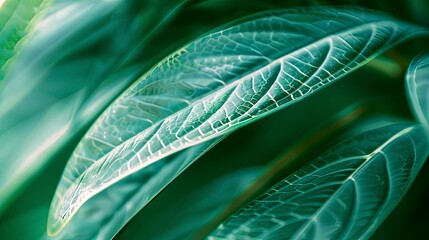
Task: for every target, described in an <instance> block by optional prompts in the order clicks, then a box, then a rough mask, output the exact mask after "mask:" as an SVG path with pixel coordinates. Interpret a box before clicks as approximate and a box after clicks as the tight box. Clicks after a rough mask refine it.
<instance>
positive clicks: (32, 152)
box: [0, 0, 184, 212]
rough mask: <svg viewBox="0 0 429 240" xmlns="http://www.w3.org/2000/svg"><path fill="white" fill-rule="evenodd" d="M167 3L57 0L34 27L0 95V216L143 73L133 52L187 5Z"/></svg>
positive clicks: (179, 1) (145, 59) (143, 61)
mask: <svg viewBox="0 0 429 240" xmlns="http://www.w3.org/2000/svg"><path fill="white" fill-rule="evenodd" d="M165 2H166V1H157V3H156V4H152V1H137V0H135V1H134V0H133V1H119V0H115V1H62V2H61V1H59V2H58V3H55V4H53V5H52V7H51V8H50V10H49V13H48V14H47V16H46V17H45V18H44V19H42V21H40V22H39V23H38V24H37V27H36V30H35V31H34V32H33V34H32V35H31V37H30V38H29V39H28V41H27V44H26V46H25V48H23V49H22V51H21V52H20V54H19V57H17V59H16V62H15V63H14V65H13V67H12V68H11V69H10V71H9V72H8V75H7V76H6V79H5V84H4V86H3V88H1V89H0V99H1V101H0V141H1V142H2V144H1V146H0V171H1V173H0V195H1V196H2V197H3V198H4V199H2V200H4V203H3V204H1V205H0V212H1V211H2V210H4V208H5V207H6V205H7V204H6V202H10V201H11V200H10V199H11V198H13V197H14V195H16V194H17V192H18V189H19V188H20V187H22V186H24V185H25V183H27V182H28V180H29V179H31V178H32V177H33V176H34V175H35V174H36V173H38V172H39V170H40V169H42V168H43V167H45V166H46V164H47V163H48V161H49V160H50V157H51V156H52V155H53V154H54V153H55V152H56V151H58V149H60V148H61V147H62V146H64V144H66V143H67V142H68V141H69V140H70V139H72V138H73V137H74V136H76V135H77V134H78V133H79V131H81V130H82V129H84V128H86V127H88V125H89V123H91V122H92V121H94V119H95V118H96V117H97V116H98V115H99V114H100V113H101V111H103V110H104V108H105V107H106V106H107V105H108V104H109V103H110V102H111V101H112V100H113V99H114V98H115V97H117V95H118V94H119V93H120V92H122V91H123V90H124V89H125V88H126V87H127V86H128V85H129V84H130V83H131V82H132V81H134V80H135V79H137V77H138V76H140V75H141V72H142V71H143V69H145V67H144V66H145V64H148V63H150V62H151V61H150V57H149V56H146V57H145V55H144V54H142V55H141V57H142V58H143V59H137V58H136V56H135V54H138V53H141V48H145V47H146V44H147V43H148V41H149V40H151V39H152V37H153V36H154V33H155V32H156V31H157V30H158V29H159V28H162V27H163V24H164V22H166V21H168V20H169V19H171V17H172V15H174V13H175V12H176V11H177V9H178V8H179V7H180V6H182V4H183V2H184V0H177V1H168V3H165ZM112 36H115V37H112ZM151 64H153V63H151ZM146 69H147V68H146ZM16 149H19V151H17V150H16Z"/></svg>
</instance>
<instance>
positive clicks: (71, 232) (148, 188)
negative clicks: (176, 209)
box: [53, 137, 222, 240]
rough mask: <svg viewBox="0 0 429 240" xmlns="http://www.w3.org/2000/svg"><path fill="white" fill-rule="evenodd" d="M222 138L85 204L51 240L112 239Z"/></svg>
mask: <svg viewBox="0 0 429 240" xmlns="http://www.w3.org/2000/svg"><path fill="white" fill-rule="evenodd" d="M220 140H222V137H219V138H217V139H213V140H210V141H207V142H204V143H201V144H198V145H196V146H193V147H190V148H187V149H184V150H183V151H180V152H178V153H176V154H172V155H170V156H168V157H166V158H163V159H162V160H160V161H158V162H157V163H156V164H152V165H150V166H148V167H147V168H145V169H143V170H142V171H140V172H137V173H134V174H132V175H130V176H128V177H127V178H124V179H122V180H121V181H119V182H117V183H116V184H114V185H113V186H111V187H110V188H109V189H107V190H106V191H104V192H102V193H100V194H98V195H97V196H95V197H93V198H91V199H90V200H89V201H87V202H86V203H85V204H84V205H83V206H81V208H80V209H79V211H78V212H77V213H76V215H75V216H74V218H73V219H72V220H71V221H70V222H69V223H68V224H67V225H66V226H65V228H64V229H63V230H62V231H61V232H60V233H59V234H58V235H56V236H55V237H53V239H82V240H84V239H112V238H113V237H114V236H115V235H116V234H117V233H118V232H119V230H120V229H121V228H122V227H123V226H125V224H126V223H127V222H128V221H129V220H130V219H131V218H132V217H133V216H134V215H135V214H136V213H137V212H138V211H139V210H140V209H141V208H142V207H144V206H145V205H146V204H147V203H148V202H149V201H151V200H152V199H153V198H154V197H155V196H156V195H157V194H158V193H159V192H160V191H161V190H162V189H163V188H165V187H166V186H167V185H168V184H169V183H170V182H171V181H172V180H173V179H175V178H176V177H177V176H178V175H179V174H180V173H181V172H183V171H184V170H185V169H186V168H187V167H188V166H189V165H190V164H191V163H192V162H194V161H195V160H196V159H198V158H199V157H200V156H201V155H203V154H204V153H205V152H206V151H208V150H209V149H210V148H211V147H212V146H214V145H215V144H216V143H217V142H219V141H220Z"/></svg>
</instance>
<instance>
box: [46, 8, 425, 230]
mask: <svg viewBox="0 0 429 240" xmlns="http://www.w3.org/2000/svg"><path fill="white" fill-rule="evenodd" d="M422 33H426V30H424V29H421V28H418V27H415V26H413V25H410V24H407V23H404V22H400V21H397V20H395V19H392V18H390V17H388V16H384V15H381V14H379V13H375V12H371V11H367V10H363V9H354V8H300V9H289V10H281V11H276V12H266V13H261V14H257V15H254V16H251V17H248V18H245V19H242V20H239V21H238V22H235V23H233V24H231V25H228V26H224V27H222V28H220V30H217V31H214V32H212V33H210V34H207V35H205V36H203V37H201V38H199V39H197V40H195V41H194V42H191V43H190V44H188V45H186V46H184V47H183V48H181V49H179V50H178V51H177V52H175V53H173V54H172V55H170V56H169V57H168V58H166V59H165V60H163V61H162V62H160V63H159V64H158V65H156V66H155V67H154V68H153V69H152V70H150V71H149V72H148V73H147V74H145V75H144V76H142V78H141V79H139V81H138V82H136V83H135V84H134V85H133V86H131V87H130V88H129V89H128V90H126V91H125V92H124V93H123V94H122V95H121V96H120V97H119V98H118V99H117V100H115V102H114V103H113V104H112V105H111V106H110V107H109V108H108V109H107V110H106V111H105V112H104V113H103V114H102V115H101V116H100V118H98V120H97V121H96V122H95V124H94V125H93V126H92V127H91V129H90V130H89V131H88V132H87V134H86V136H85V137H84V138H83V139H82V141H81V142H80V143H79V145H78V147H77V149H76V150H75V152H74V153H73V156H72V157H71V159H70V160H69V162H68V164H67V166H66V169H65V171H64V173H63V176H62V179H61V182H60V184H59V186H58V188H57V192H56V195H55V197H54V199H53V202H52V205H51V212H50V215H49V221H48V229H49V232H50V234H56V233H57V232H58V231H59V230H60V229H61V228H62V227H63V226H64V225H65V224H67V222H68V221H69V220H70V219H71V218H72V216H73V215H74V214H75V213H76V211H77V210H78V209H79V208H80V207H81V206H82V204H84V203H85V202H86V201H87V200H88V199H90V198H91V197H93V196H94V195H95V194H97V193H99V192H101V191H103V190H104V189H106V188H108V187H109V186H111V185H112V184H114V183H116V182H118V181H119V180H121V179H123V178H125V177H127V176H129V175H131V174H133V173H135V172H137V171H139V170H141V169H143V168H145V167H147V166H149V165H151V164H153V163H155V162H157V161H159V160H160V159H162V158H164V157H166V156H168V155H170V154H173V153H175V152H177V151H180V150H182V149H185V148H188V147H190V146H193V145H196V144H199V143H201V142H204V141H207V140H209V139H212V138H215V137H217V136H221V135H223V134H226V133H229V132H231V131H234V130H235V129H237V128H239V127H241V126H244V125H246V124H249V123H251V122H252V121H255V120H257V119H258V118H261V117H263V116H265V115H267V114H271V113H273V112H274V111H277V110H279V109H281V108H282V107H285V106H288V105H290V104H293V103H295V102H297V101H298V100H300V99H302V98H303V97H305V96H307V95H309V94H311V93H313V92H314V91H316V90H318V89H320V88H322V87H323V86H326V85H328V84H329V83H331V82H333V81H335V80H337V79H339V78H341V77H342V76H344V75H346V74H347V73H349V72H351V71H352V70H354V69H356V68H358V67H359V66H361V65H363V64H364V63H366V62H368V61H369V60H370V59H371V58H373V57H375V56H376V55H377V54H379V53H381V52H382V51H383V50H385V49H387V48H389V47H391V46H393V45H395V44H397V43H399V42H401V41H403V40H405V39H408V38H410V37H412V36H416V35H418V34H422Z"/></svg>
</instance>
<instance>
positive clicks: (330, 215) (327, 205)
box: [208, 124, 429, 239]
mask: <svg viewBox="0 0 429 240" xmlns="http://www.w3.org/2000/svg"><path fill="white" fill-rule="evenodd" d="M428 153H429V142H428V140H427V136H426V133H425V130H424V128H423V127H421V126H420V125H409V124H394V125H389V126H386V127H382V128H378V129H375V130H371V131H368V132H364V133H361V134H359V135H357V136H355V137H352V138H349V139H346V140H344V141H342V142H341V143H340V144H338V145H337V146H335V147H333V148H332V149H330V150H329V151H328V152H326V153H325V154H323V155H322V156H321V157H319V158H318V159H317V160H315V161H314V162H312V163H311V164H310V165H308V166H306V167H304V168H303V169H301V170H299V171H297V172H296V173H294V174H292V175H291V176H289V177H287V178H285V179H284V180H283V181H281V182H280V183H278V184H276V185H275V186H274V187H272V188H271V189H269V190H268V191H266V192H265V193H264V194H263V195H262V196H261V197H259V198H258V199H256V200H254V201H253V202H251V203H249V204H248V205H247V206H245V207H244V208H243V209H241V210H240V211H239V212H237V213H236V214H234V215H233V216H231V217H230V218H229V219H228V220H226V221H225V222H224V223H222V224H221V225H219V226H218V227H217V228H216V229H215V230H214V231H213V232H212V233H211V235H210V236H209V237H208V238H209V239H367V238H369V237H370V236H371V234H372V233H373V232H374V231H375V229H376V228H377V226H378V225H379V224H380V223H381V222H382V221H383V220H384V219H385V218H386V216H387V215H388V214H389V213H390V212H391V211H392V210H393V208H394V207H395V206H396V205H397V204H398V202H399V201H400V199H401V197H402V196H403V195H404V194H405V192H406V191H407V189H408V187H409V186H410V184H411V183H412V182H413V180H414V178H415V177H416V175H417V173H418V172H419V170H420V168H421V167H422V165H423V163H424V161H425V160H426V157H427V156H428Z"/></svg>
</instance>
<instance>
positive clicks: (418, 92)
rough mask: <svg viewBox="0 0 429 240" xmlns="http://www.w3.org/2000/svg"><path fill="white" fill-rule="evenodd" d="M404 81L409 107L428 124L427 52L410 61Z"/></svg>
mask: <svg viewBox="0 0 429 240" xmlns="http://www.w3.org/2000/svg"><path fill="white" fill-rule="evenodd" d="M405 83H406V87H407V94H408V99H409V100H410V105H411V109H413V112H414V113H415V115H416V116H417V118H418V119H419V121H420V122H421V123H423V124H426V125H429V53H425V54H421V55H419V56H417V57H416V58H415V59H414V60H413V61H412V62H411V64H410V66H409V68H408V71H407V75H406V81H405Z"/></svg>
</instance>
